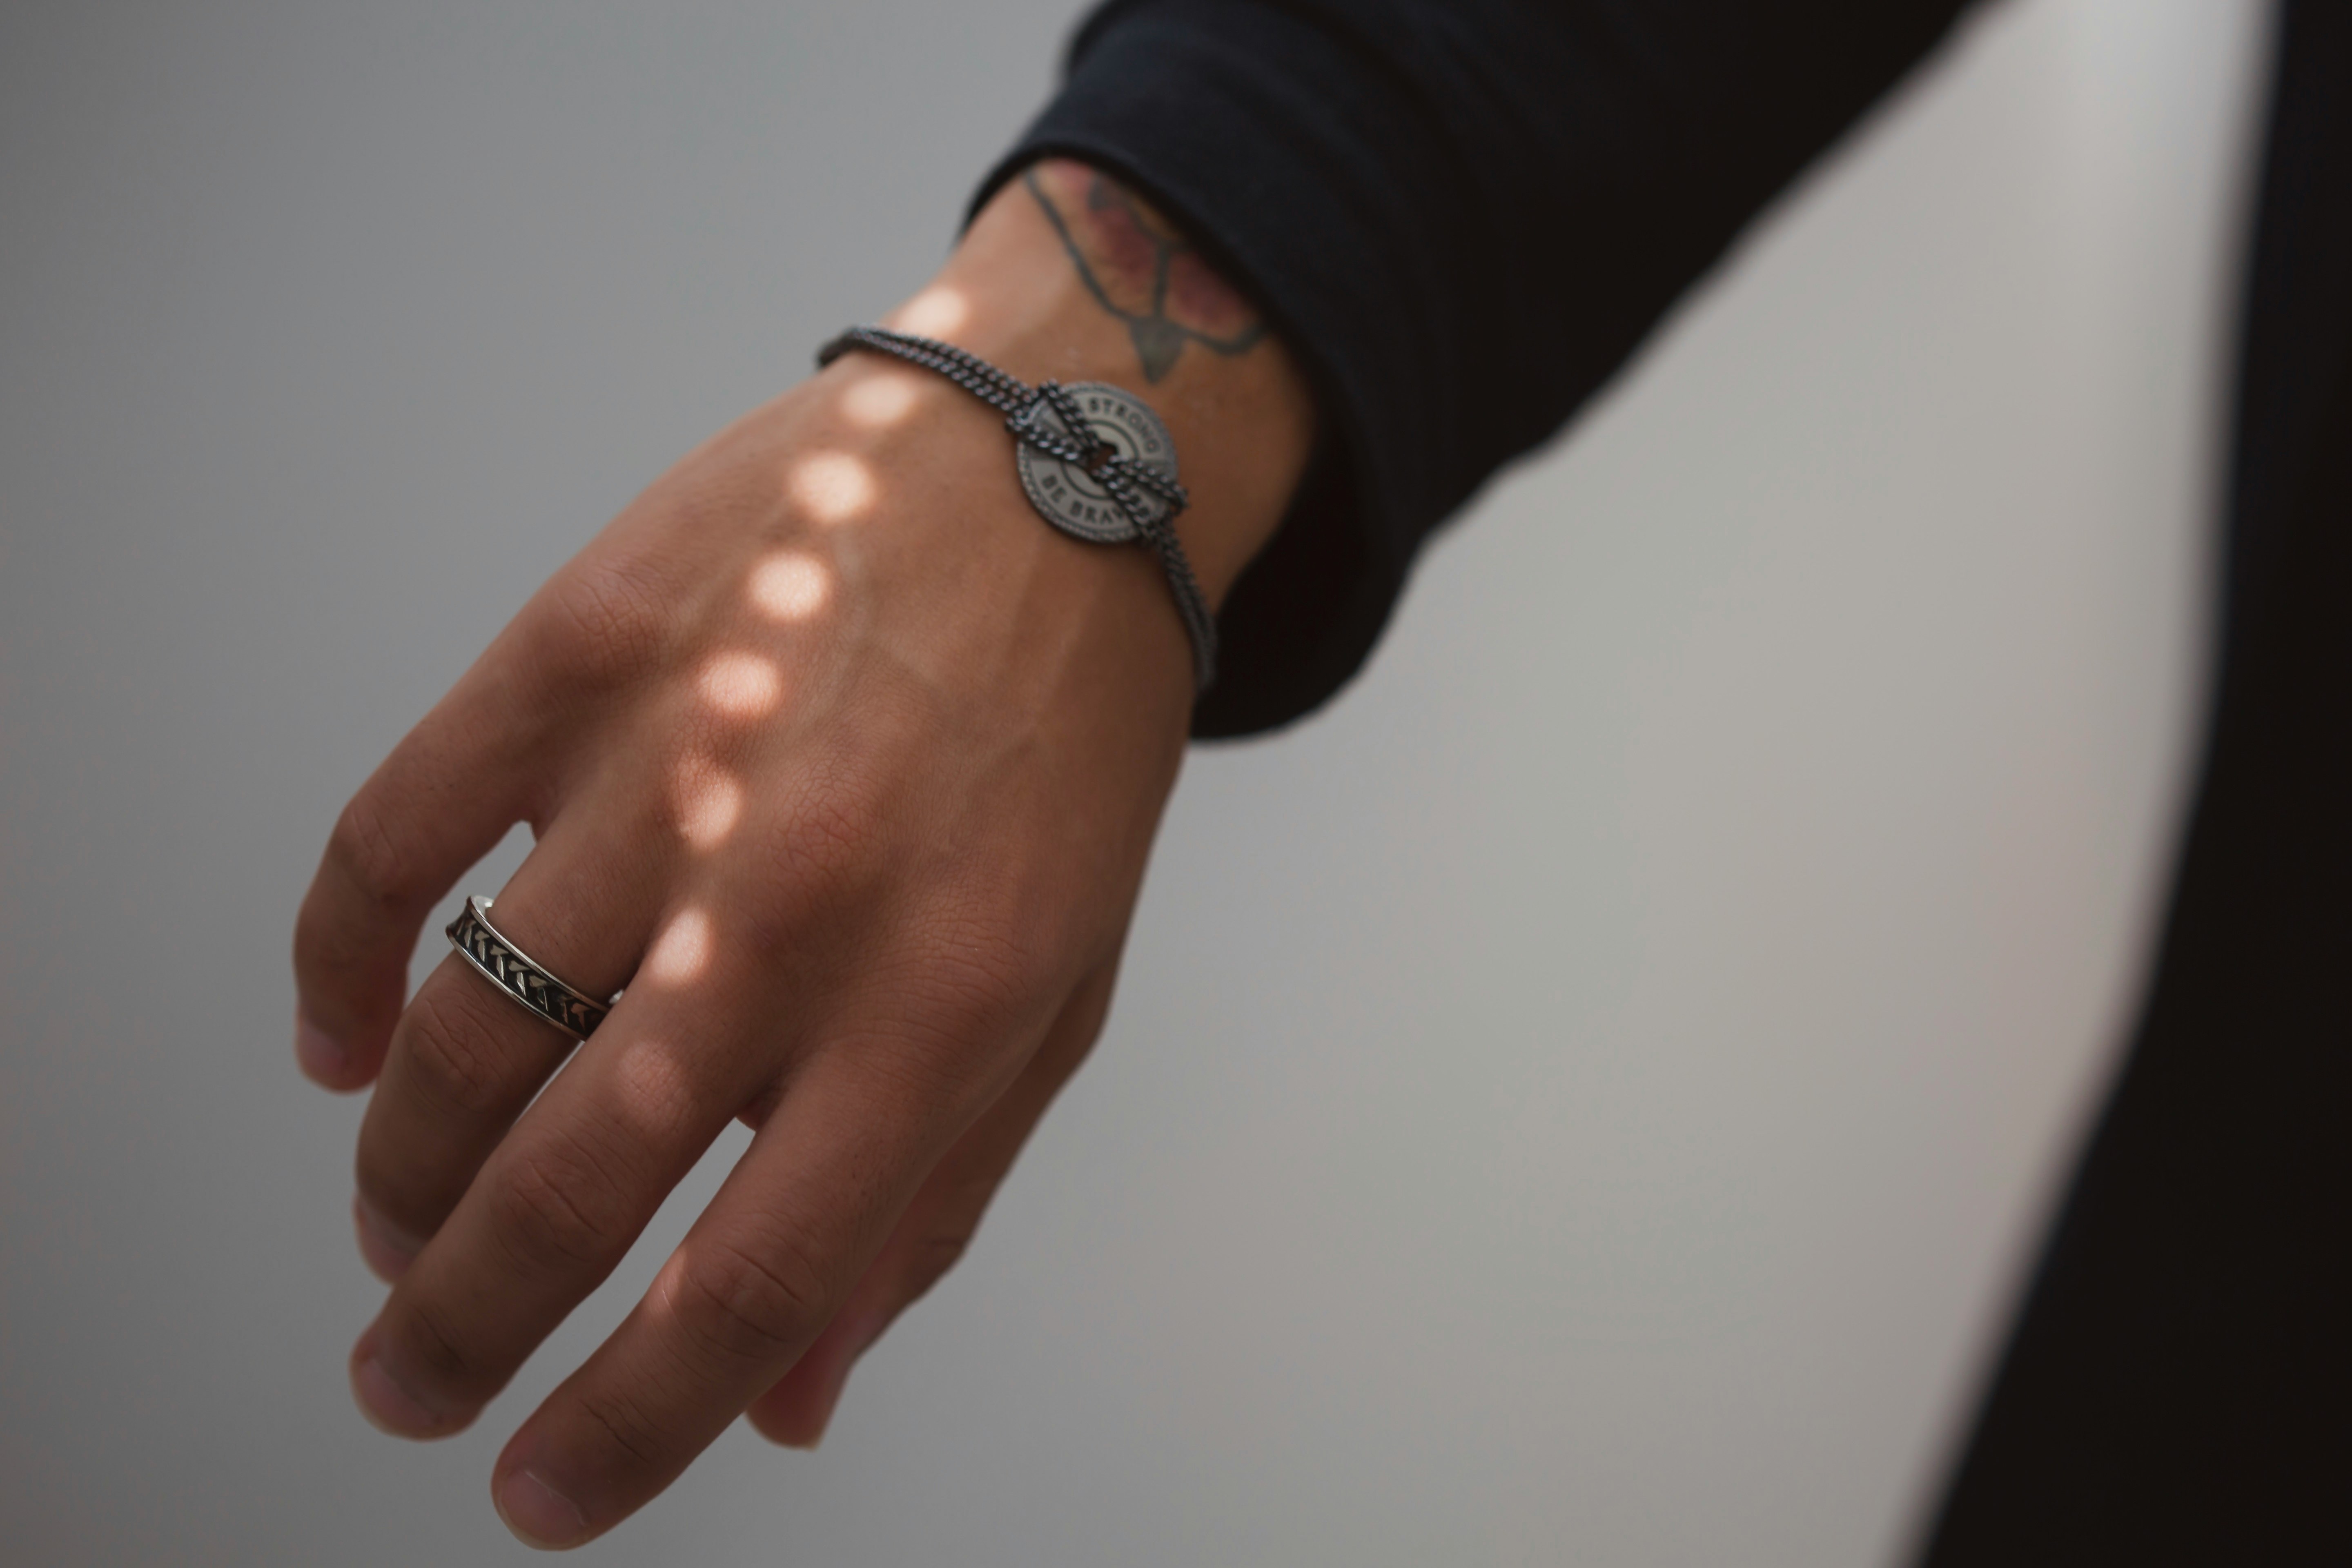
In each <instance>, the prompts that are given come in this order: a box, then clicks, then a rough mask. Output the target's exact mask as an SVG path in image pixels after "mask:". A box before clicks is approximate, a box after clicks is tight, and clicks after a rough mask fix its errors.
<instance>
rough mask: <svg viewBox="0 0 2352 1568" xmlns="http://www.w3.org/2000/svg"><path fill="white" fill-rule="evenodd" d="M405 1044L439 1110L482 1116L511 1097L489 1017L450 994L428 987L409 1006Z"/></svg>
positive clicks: (415, 1076) (419, 1081)
mask: <svg viewBox="0 0 2352 1568" xmlns="http://www.w3.org/2000/svg"><path fill="white" fill-rule="evenodd" d="M402 1035H403V1038H402V1040H401V1042H400V1044H401V1047H402V1056H403V1058H404V1061H405V1064H406V1068H407V1073H408V1077H409V1079H410V1081H411V1082H412V1083H413V1084H414V1086H415V1089H416V1092H417V1093H418V1094H419V1095H421V1096H422V1097H423V1098H424V1099H425V1100H426V1101H427V1102H428V1103H430V1104H431V1105H432V1106H433V1107H434V1108H435V1109H436V1110H441V1111H444V1112H447V1113H450V1114H454V1115H457V1116H463V1117H479V1116H484V1115H487V1114H488V1113H489V1112H490V1111H492V1110H497V1109H498V1108H499V1105H500V1104H501V1103H502V1102H503V1101H504V1100H505V1099H506V1094H507V1089H506V1075H505V1074H504V1073H502V1072H501V1071H500V1070H499V1060H498V1056H497V1053H496V1051H495V1049H494V1048H493V1047H491V1045H490V1044H489V1042H490V1040H491V1039H492V1038H493V1036H492V1034H491V1032H490V1030H489V1029H488V1028H487V1027H486V1026H485V1025H484V1021H483V1020H482V1019H481V1018H480V1016H478V1015H477V1014H475V1013H474V1012H473V1011H472V1010H471V1009H470V1008H468V1007H467V1006H466V1005H463V1004H456V1003H453V1002H452V1001H451V1000H450V998H449V997H448V995H447V994H446V993H442V994H436V988H435V987H433V986H429V985H428V986H426V987H425V989H424V990H423V991H421V992H419V993H418V994H417V996H416V1000H415V1001H414V1002H412V1003H410V1004H409V1005H408V1014H407V1016H406V1017H404V1019H403V1020H402Z"/></svg>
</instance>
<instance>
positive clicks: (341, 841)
mask: <svg viewBox="0 0 2352 1568" xmlns="http://www.w3.org/2000/svg"><path fill="white" fill-rule="evenodd" d="M327 858H328V860H329V861H330V862H331V863H332V864H333V866H334V867H335V868H336V870H337V871H338V872H339V873H340V874H341V877H342V879H343V880H344V881H345V882H346V883H347V884H349V885H350V886H351V887H352V889H354V890H355V891H357V892H358V893H359V895H360V896H361V897H362V898H363V899H365V900H368V901H369V902H370V903H372V904H374V905H375V906H377V907H378V908H379V909H381V910H404V909H406V908H407V907H408V906H410V905H411V904H413V903H415V900H416V897H417V891H418V889H417V888H416V872H415V863H416V858H415V855H414V854H413V853H412V852H411V850H410V847H409V846H408V843H407V841H406V837H405V836H404V835H403V834H402V833H400V832H399V831H398V830H397V829H396V828H395V827H394V826H393V823H392V820H391V818H390V817H389V816H387V815H386V814H385V812H384V811H383V807H382V806H381V805H378V804H377V801H376V799H375V796H374V794H373V791H372V790H364V789H363V790H362V791H361V792H360V793H359V794H358V795H353V796H352V799H351V802H350V804H348V805H345V806H344V807H343V809H342V812H341V815H340V816H337V817H336V818H335V826H334V829H333V831H332V832H331V833H330V834H329V835H328V836H327Z"/></svg>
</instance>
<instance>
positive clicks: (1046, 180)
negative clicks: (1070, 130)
mask: <svg viewBox="0 0 2352 1568" xmlns="http://www.w3.org/2000/svg"><path fill="white" fill-rule="evenodd" d="M1021 180H1022V184H1024V185H1026V186H1027V187H1028V189H1029V194H1030V195H1032V196H1034V197H1035V198H1036V200H1037V205H1039V206H1040V207H1043V208H1044V209H1045V217H1046V221H1048V222H1049V223H1051V224H1052V225H1053V226H1054V232H1055V234H1057V235H1059V236H1060V237H1061V240H1062V248H1063V249H1064V250H1066V251H1067V252H1068V253H1069V257H1070V264H1071V265H1072V266H1074V267H1076V268H1077V269H1078V277H1079V278H1080V279H1083V280H1084V281H1085V283H1086V286H1087V292H1088V293H1090V294H1092V295H1093V296H1094V297H1095V302H1096V303H1097V304H1098V305H1100V306H1101V307H1102V308H1103V309H1104V310H1107V311H1108V312H1109V313H1110V314H1111V315H1113V316H1116V317H1118V319H1119V320H1120V321H1123V322H1125V323H1126V325H1127V332H1128V336H1129V338H1130V339H1132V340H1133V341H1134V343H1135V354H1136V358H1137V359H1138V360H1139V361H1140V362H1141V363H1142V366H1143V379H1144V380H1146V381H1148V382H1154V383H1157V382H1158V381H1160V379H1161V378H1163V377H1165V376H1166V375H1167V374H1168V373H1169V372H1170V371H1171V370H1173V369H1175V368H1176V362H1177V361H1178V360H1179V359H1181V358H1182V357H1183V353H1184V350H1185V348H1186V347H1187V346H1188V345H1190V344H1192V343H1199V344H1201V345H1202V347H1203V348H1206V349H1208V350H1210V351H1211V352H1213V353H1220V354H1227V355H1231V354H1240V353H1248V352H1249V351H1250V350H1251V349H1252V348H1253V347H1255V345H1256V343H1257V341H1258V340H1259V339H1260V338H1262V337H1264V336H1265V323H1264V322H1262V321H1259V320H1258V319H1257V312H1256V311H1255V310H1252V309H1251V308H1250V305H1249V302H1248V301H1247V300H1244V299H1243V298H1242V297H1241V295H1240V294H1239V293H1238V292H1237V291H1235V289H1234V287H1233V285H1231V284H1229V283H1227V282H1226V281H1225V280H1224V279H1223V278H1220V277H1218V276H1217V274H1216V272H1215V270H1214V269H1213V268H1211V267H1210V266H1209V264H1208V262H1207V261H1206V260H1205V259H1204V258H1202V255H1201V253H1200V251H1198V250H1197V249H1195V248H1194V247H1192V243H1191V242H1190V241H1189V240H1187V239H1185V238H1184V237H1183V236H1181V235H1180V234H1178V233H1176V232H1175V230H1173V229H1171V227H1169V226H1168V225H1167V223H1166V222H1165V221H1164V220H1162V219H1161V218H1160V216H1159V215H1158V214H1157V213H1154V212H1153V211H1152V210H1151V209H1150V208H1149V207H1147V206H1145V205H1143V204H1142V203H1141V202H1139V201H1138V200H1136V198H1135V197H1134V196H1133V195H1129V193H1128V191H1127V190H1126V189H1125V188H1124V187H1123V186H1121V185H1120V184H1118V182H1117V181H1115V180H1112V179H1110V178H1108V176H1106V175H1104V174H1097V172H1096V171H1094V170H1092V169H1090V168H1087V166H1086V165H1085V164H1083V163H1071V162H1069V161H1067V160H1066V159H1058V158H1056V159H1049V160H1047V161H1046V162H1045V163H1036V164H1033V165H1031V166H1030V168H1029V170H1028V172H1027V173H1025V174H1023V175H1022V177H1021Z"/></svg>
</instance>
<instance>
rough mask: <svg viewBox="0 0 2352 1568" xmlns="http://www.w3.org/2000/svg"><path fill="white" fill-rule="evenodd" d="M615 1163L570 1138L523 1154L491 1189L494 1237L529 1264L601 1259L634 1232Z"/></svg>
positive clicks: (561, 1264)
mask: <svg viewBox="0 0 2352 1568" xmlns="http://www.w3.org/2000/svg"><path fill="white" fill-rule="evenodd" d="M615 1163H617V1162H616V1161H615V1160H614V1158H613V1157H610V1156H607V1155H604V1154H602V1153H599V1152H595V1151H593V1150H592V1149H590V1148H589V1147H587V1146H586V1145H584V1144H583V1143H582V1142H580V1141H579V1140H577V1139H576V1138H574V1137H572V1136H571V1135H568V1134H557V1135H555V1136H553V1137H551V1138H550V1139H549V1140H548V1141H547V1142H544V1143H543V1144H541V1146H540V1147H538V1148H535V1149H532V1150H531V1151H530V1152H527V1153H523V1154H520V1155H518V1156H517V1157H516V1158H515V1159H513V1160H512V1161H510V1162H509V1163H507V1164H506V1166H505V1168H504V1169H503V1170H501V1171H500V1172H499V1174H498V1176H497V1178H496V1179H495V1180H494V1181H493V1182H492V1183H491V1184H490V1188H489V1192H488V1199H489V1205H490V1210H489V1213H490V1225H491V1228H492V1231H493V1233H494V1234H495V1235H496V1236H497V1237H499V1241H500V1243H501V1244H502V1245H504V1246H505V1247H506V1248H507V1250H508V1251H509V1253H511V1254H512V1255H513V1256H514V1257H515V1258H516V1260H517V1261H519V1262H520V1263H522V1264H524V1265H525V1266H526V1267H530V1268H562V1267H565V1266H568V1265H574V1264H583V1263H592V1264H593V1263H603V1262H604V1261H605V1260H607V1259H609V1258H612V1257H614V1255H616V1254H617V1253H619V1252H620V1251H621V1250H622V1249H623V1248H625V1247H627V1246H628V1243H629V1238H630V1237H632V1236H633V1235H634V1234H635V1229H636V1227H635V1224H634V1223H633V1219H634V1215H633V1214H632V1207H631V1205H630V1204H629V1202H628V1199H627V1196H626V1194H627V1192H628V1186H627V1180H626V1175H625V1173H624V1172H621V1171H617V1170H615V1169H614V1165H615Z"/></svg>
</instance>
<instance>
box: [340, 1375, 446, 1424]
mask: <svg viewBox="0 0 2352 1568" xmlns="http://www.w3.org/2000/svg"><path fill="white" fill-rule="evenodd" d="M352 1394H355V1395H357V1397H358V1399H359V1405H360V1414H361V1415H364V1416H366V1417H367V1418H368V1419H369V1420H370V1421H372V1422H373V1423H374V1424H375V1425H376V1426H380V1427H382V1428H383V1430H384V1431H386V1432H389V1433H391V1434H392V1435H393V1436H395V1437H431V1436H438V1435H439V1434H440V1433H441V1431H442V1430H443V1429H444V1428H446V1426H448V1425H449V1424H448V1422H447V1421H446V1419H444V1418H443V1417H442V1416H441V1415H439V1414H438V1413H437V1412H436V1411H435V1410H434V1409H433V1408H432V1407H431V1406H430V1405H426V1404H425V1402H424V1401H423V1400H421V1399H418V1398H417V1397H416V1396H415V1394H411V1393H409V1392H408V1390H406V1389H405V1388H403V1387H402V1386H401V1385H400V1384H399V1383H398V1381H397V1380H395V1379H394V1377H393V1375H392V1373H388V1372H386V1371H384V1370H383V1362H381V1361H379V1360H377V1359H376V1357H375V1356H374V1355H373V1354H370V1355H367V1356H365V1357H362V1359H361V1361H360V1362H359V1363H358V1364H357V1365H356V1366H354V1367H352Z"/></svg>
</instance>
